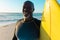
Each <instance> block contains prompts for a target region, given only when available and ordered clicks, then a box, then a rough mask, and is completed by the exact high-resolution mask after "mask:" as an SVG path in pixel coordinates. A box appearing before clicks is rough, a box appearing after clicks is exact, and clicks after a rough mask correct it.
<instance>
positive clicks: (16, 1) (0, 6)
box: [0, 0, 60, 12]
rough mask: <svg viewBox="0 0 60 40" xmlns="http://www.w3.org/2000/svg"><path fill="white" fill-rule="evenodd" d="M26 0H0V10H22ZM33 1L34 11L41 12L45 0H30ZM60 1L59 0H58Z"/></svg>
mask: <svg viewBox="0 0 60 40" xmlns="http://www.w3.org/2000/svg"><path fill="white" fill-rule="evenodd" d="M25 1H26V0H0V12H22V6H23V3H24V2H25ZM30 1H32V2H33V3H34V6H35V11H34V12H42V11H43V8H44V3H45V0H30ZM58 1H59V2H60V0H58Z"/></svg>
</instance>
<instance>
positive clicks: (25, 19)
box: [24, 17, 33, 21]
mask: <svg viewBox="0 0 60 40" xmlns="http://www.w3.org/2000/svg"><path fill="white" fill-rule="evenodd" d="M32 19H33V17H29V18H26V17H25V18H24V21H31V20H32Z"/></svg>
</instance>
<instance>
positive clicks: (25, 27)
mask: <svg viewBox="0 0 60 40" xmlns="http://www.w3.org/2000/svg"><path fill="white" fill-rule="evenodd" d="M22 20H23V19H21V20H20V21H22ZM20 21H19V22H20ZM40 22H41V21H40V20H37V19H35V18H33V19H32V20H30V21H26V22H23V23H22V25H18V30H17V37H18V39H19V40H38V39H39V36H40Z"/></svg>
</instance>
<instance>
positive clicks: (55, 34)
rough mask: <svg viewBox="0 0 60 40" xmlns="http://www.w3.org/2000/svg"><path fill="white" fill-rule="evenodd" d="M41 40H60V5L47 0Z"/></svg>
mask: <svg viewBox="0 0 60 40" xmlns="http://www.w3.org/2000/svg"><path fill="white" fill-rule="evenodd" d="M40 40H60V5H59V4H58V2H57V0H46V3H45V7H44V11H43V15H42V22H41V27H40Z"/></svg>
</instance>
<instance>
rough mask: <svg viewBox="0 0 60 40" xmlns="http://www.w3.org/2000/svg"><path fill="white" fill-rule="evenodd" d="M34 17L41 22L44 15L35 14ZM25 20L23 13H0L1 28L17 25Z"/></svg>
mask: <svg viewBox="0 0 60 40" xmlns="http://www.w3.org/2000/svg"><path fill="white" fill-rule="evenodd" d="M33 17H34V18H37V19H38V20H41V17H42V13H33ZM22 18H23V14H22V13H0V27H1V26H5V25H8V24H11V23H16V22H17V21H18V20H19V19H22Z"/></svg>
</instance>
